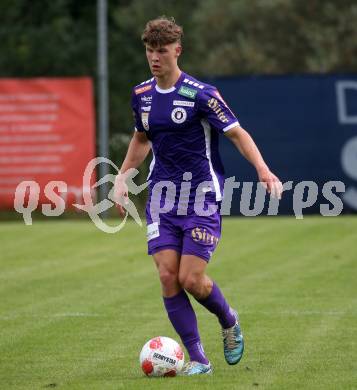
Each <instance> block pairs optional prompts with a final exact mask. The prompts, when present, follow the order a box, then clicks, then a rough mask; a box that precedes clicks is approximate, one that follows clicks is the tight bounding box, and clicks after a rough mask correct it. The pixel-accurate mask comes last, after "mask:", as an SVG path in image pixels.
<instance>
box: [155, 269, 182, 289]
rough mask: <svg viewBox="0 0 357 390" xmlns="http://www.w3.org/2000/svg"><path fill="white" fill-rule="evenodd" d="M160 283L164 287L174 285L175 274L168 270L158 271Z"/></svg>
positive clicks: (176, 277)
mask: <svg viewBox="0 0 357 390" xmlns="http://www.w3.org/2000/svg"><path fill="white" fill-rule="evenodd" d="M159 276H160V282H161V284H162V285H163V286H164V287H170V286H173V285H176V284H177V282H178V275H177V272H175V271H174V270H170V269H167V268H165V269H162V270H160V271H159Z"/></svg>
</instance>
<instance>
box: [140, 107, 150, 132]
mask: <svg viewBox="0 0 357 390" xmlns="http://www.w3.org/2000/svg"><path fill="white" fill-rule="evenodd" d="M141 122H142V124H143V127H144V129H145V130H146V131H148V130H149V113H148V112H142V113H141Z"/></svg>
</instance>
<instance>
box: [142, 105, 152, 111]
mask: <svg viewBox="0 0 357 390" xmlns="http://www.w3.org/2000/svg"><path fill="white" fill-rule="evenodd" d="M141 109H142V110H143V111H150V110H151V106H141Z"/></svg>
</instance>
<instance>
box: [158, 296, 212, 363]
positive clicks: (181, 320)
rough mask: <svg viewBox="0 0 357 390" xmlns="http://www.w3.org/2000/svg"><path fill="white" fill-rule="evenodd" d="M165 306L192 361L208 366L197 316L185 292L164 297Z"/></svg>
mask: <svg viewBox="0 0 357 390" xmlns="http://www.w3.org/2000/svg"><path fill="white" fill-rule="evenodd" d="M164 304H165V308H166V311H167V314H168V316H169V319H170V321H171V324H172V325H173V327H174V328H175V330H176V332H177V333H178V335H179V336H180V337H181V340H182V342H183V344H184V346H185V347H186V349H187V351H188V354H189V355H190V360H191V361H195V362H199V363H203V364H208V359H207V358H206V355H205V353H204V350H203V347H202V344H201V340H200V335H199V333H198V327H197V319H196V314H195V312H194V311H193V308H192V306H191V302H190V300H189V298H188V296H187V294H186V293H185V291H184V290H181V291H180V292H179V293H178V294H177V295H175V296H173V297H171V298H165V297H164Z"/></svg>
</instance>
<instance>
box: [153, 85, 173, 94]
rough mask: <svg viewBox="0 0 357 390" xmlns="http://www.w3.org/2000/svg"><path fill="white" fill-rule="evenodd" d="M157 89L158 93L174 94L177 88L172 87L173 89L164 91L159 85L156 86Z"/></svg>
mask: <svg viewBox="0 0 357 390" xmlns="http://www.w3.org/2000/svg"><path fill="white" fill-rule="evenodd" d="M155 89H156V91H157V92H159V93H170V92H173V91H174V90H175V89H176V88H175V86H172V87H171V88H169V89H162V88H160V87H159V86H158V85H157V84H156V85H155Z"/></svg>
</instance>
